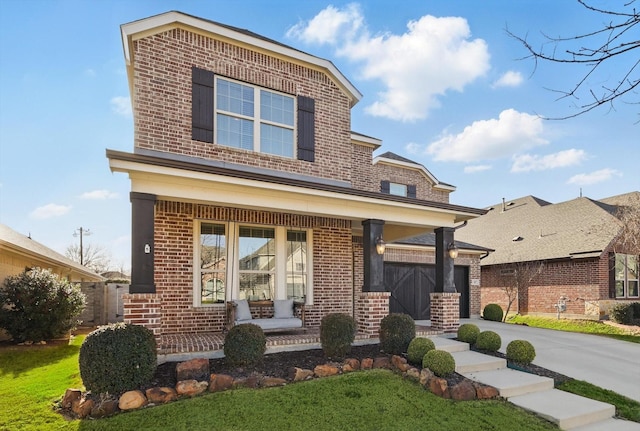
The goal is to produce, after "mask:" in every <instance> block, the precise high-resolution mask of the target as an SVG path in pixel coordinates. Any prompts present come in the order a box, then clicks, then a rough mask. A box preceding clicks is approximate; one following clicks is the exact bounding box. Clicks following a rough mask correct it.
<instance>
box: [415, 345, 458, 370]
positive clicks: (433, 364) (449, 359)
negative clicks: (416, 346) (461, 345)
mask: <svg viewBox="0 0 640 431" xmlns="http://www.w3.org/2000/svg"><path fill="white" fill-rule="evenodd" d="M422 367H423V368H428V369H430V370H431V371H433V374H435V375H436V376H438V377H447V376H448V375H450V374H453V373H454V372H455V371H456V361H455V359H453V356H452V355H451V353H449V352H445V351H444V350H429V351H428V352H427V353H426V354H425V355H424V358H422Z"/></svg>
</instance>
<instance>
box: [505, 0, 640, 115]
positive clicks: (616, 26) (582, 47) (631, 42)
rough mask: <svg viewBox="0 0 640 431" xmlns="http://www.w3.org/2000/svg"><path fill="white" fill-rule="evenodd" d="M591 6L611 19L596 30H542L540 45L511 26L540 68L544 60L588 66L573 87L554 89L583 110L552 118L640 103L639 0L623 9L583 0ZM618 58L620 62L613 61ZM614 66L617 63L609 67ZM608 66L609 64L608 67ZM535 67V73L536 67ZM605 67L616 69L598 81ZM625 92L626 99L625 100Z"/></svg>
mask: <svg viewBox="0 0 640 431" xmlns="http://www.w3.org/2000/svg"><path fill="white" fill-rule="evenodd" d="M577 1H578V3H580V4H581V5H582V6H583V7H585V8H587V9H588V10H589V11H591V12H593V13H597V14H601V15H602V17H603V18H604V19H605V22H603V24H602V25H601V26H600V27H599V28H596V29H593V30H592V31H588V32H585V33H582V34H577V35H573V36H569V37H562V36H558V37H552V36H549V35H547V34H544V33H542V36H543V38H544V43H543V44H542V46H541V47H540V48H536V47H534V45H533V42H530V41H529V39H528V37H527V36H517V35H516V34H514V33H512V32H511V31H509V30H508V29H507V34H509V36H511V37H513V38H515V39H517V40H518V41H519V42H520V43H522V45H523V46H524V47H525V48H526V49H527V51H529V54H528V55H527V56H525V57H524V58H533V59H534V61H535V68H537V66H538V63H539V62H540V61H543V62H550V63H559V64H565V65H573V66H577V67H581V68H584V67H586V72H583V71H580V72H579V75H578V76H579V77H578V79H577V82H576V84H575V85H574V86H573V87H572V88H570V89H568V90H552V91H554V92H558V93H559V94H560V98H559V99H558V100H560V99H565V98H571V99H574V100H575V102H574V104H575V107H576V108H577V111H576V112H575V113H573V114H569V115H565V116H561V117H555V118H553V117H547V119H552V120H563V119H567V118H572V117H577V116H579V115H581V114H584V113H586V112H589V111H591V110H592V109H595V108H597V107H599V106H603V105H605V106H609V108H610V109H614V106H613V102H614V101H616V100H618V101H620V102H623V103H631V104H639V103H640V98H639V97H638V91H637V89H638V85H639V84H640V55H638V48H640V37H639V36H640V28H638V27H640V26H639V24H640V12H639V11H638V10H636V8H635V7H634V3H635V0H627V1H625V3H623V5H622V6H620V8H619V10H612V8H611V7H609V8H607V9H601V8H598V7H595V6H592V5H591V4H589V2H588V1H587V0H577ZM612 63H615V66H612ZM609 66H612V67H609ZM607 67H608V68H607ZM535 68H534V72H535ZM600 72H603V74H611V78H610V79H609V78H607V81H608V82H606V83H605V84H603V85H596V84H592V83H593V82H596V81H599V80H600V79H601V77H600V76H597V75H598V74H599V73H600ZM623 96H625V99H626V100H625V99H623Z"/></svg>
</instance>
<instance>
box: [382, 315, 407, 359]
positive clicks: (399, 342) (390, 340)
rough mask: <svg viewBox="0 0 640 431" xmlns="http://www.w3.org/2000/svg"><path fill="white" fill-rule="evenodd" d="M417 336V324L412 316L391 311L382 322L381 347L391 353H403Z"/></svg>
mask: <svg viewBox="0 0 640 431" xmlns="http://www.w3.org/2000/svg"><path fill="white" fill-rule="evenodd" d="M415 336H416V324H415V323H414V321H413V319H412V318H411V316H409V315H408V314H402V313H391V314H389V315H387V316H385V317H384V318H383V319H382V321H381V322H380V347H381V348H382V350H383V351H384V352H385V353H388V354H390V355H401V354H402V353H405V352H406V351H407V348H408V347H409V343H410V342H411V340H413V339H414V338H415Z"/></svg>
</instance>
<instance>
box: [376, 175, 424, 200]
mask: <svg viewBox="0 0 640 431" xmlns="http://www.w3.org/2000/svg"><path fill="white" fill-rule="evenodd" d="M380 193H386V194H389V195H395V196H405V197H407V198H414V199H415V198H416V197H417V196H416V186H415V184H400V183H392V182H391V181H386V180H382V181H380Z"/></svg>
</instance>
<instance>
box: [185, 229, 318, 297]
mask: <svg viewBox="0 0 640 431" xmlns="http://www.w3.org/2000/svg"><path fill="white" fill-rule="evenodd" d="M196 225H197V226H199V233H198V234H197V235H195V242H196V247H195V250H196V253H195V254H196V256H194V259H195V262H197V264H196V265H194V268H196V272H197V274H194V277H195V280H196V283H195V284H196V286H194V305H196V306H207V305H212V304H221V303H224V302H225V301H228V300H232V299H249V300H262V299H294V300H295V301H299V302H305V303H308V304H311V303H312V299H313V294H312V288H311V286H312V283H311V280H312V277H313V274H312V271H311V268H312V267H313V264H312V256H311V253H310V252H309V250H312V246H311V238H312V235H311V232H312V231H311V230H310V229H291V228H286V227H283V226H276V227H273V226H267V227H265V226H255V225H248V224H244V223H235V222H229V223H211V222H206V221H201V222H199V223H197V224H196Z"/></svg>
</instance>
